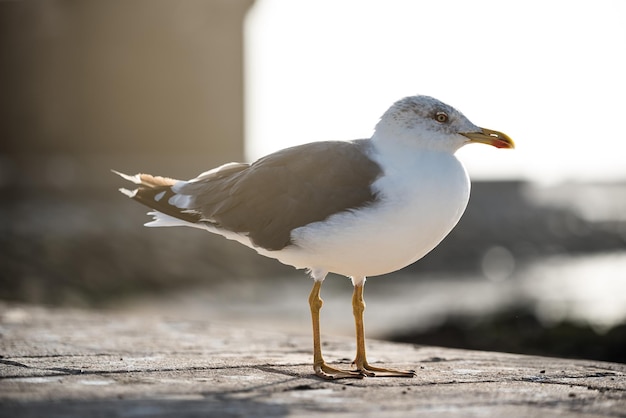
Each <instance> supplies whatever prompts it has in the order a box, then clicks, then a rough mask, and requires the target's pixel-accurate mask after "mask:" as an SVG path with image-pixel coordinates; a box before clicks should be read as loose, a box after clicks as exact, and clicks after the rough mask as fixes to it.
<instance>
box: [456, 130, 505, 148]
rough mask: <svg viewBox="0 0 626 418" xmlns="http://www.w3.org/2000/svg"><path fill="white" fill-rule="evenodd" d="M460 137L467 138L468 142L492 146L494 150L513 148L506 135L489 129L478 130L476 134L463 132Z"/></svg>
mask: <svg viewBox="0 0 626 418" xmlns="http://www.w3.org/2000/svg"><path fill="white" fill-rule="evenodd" d="M461 135H463V136H465V137H467V138H468V139H469V142H478V143H481V144H487V145H493V146H494V147H496V148H515V143H514V142H513V140H512V139H511V138H509V136H508V135H507V134H503V133H502V132H498V131H492V130H491V129H486V128H480V131H478V132H465V133H462V134H461Z"/></svg>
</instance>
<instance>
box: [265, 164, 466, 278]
mask: <svg viewBox="0 0 626 418" xmlns="http://www.w3.org/2000/svg"><path fill="white" fill-rule="evenodd" d="M431 158H432V156H431ZM407 171H408V172H407ZM374 186H375V188H376V189H378V190H379V191H380V195H379V197H380V199H379V201H378V202H377V203H375V204H374V205H372V206H370V207H366V208H362V209H358V210H355V211H351V212H342V213H340V214H336V215H333V216H331V217H329V218H328V219H326V220H324V221H321V222H315V223H312V224H309V225H305V226H303V227H300V228H297V229H295V230H294V231H293V232H292V240H293V242H294V244H295V245H293V246H290V247H287V248H285V249H283V250H281V251H277V252H266V251H262V250H261V251H259V249H257V251H259V252H260V253H261V254H263V255H266V256H269V257H273V258H277V259H278V260H279V261H281V262H283V263H285V264H289V265H293V266H295V267H297V268H312V269H319V270H325V271H329V272H334V273H338V274H342V275H346V276H354V277H359V276H363V277H365V276H376V275H380V274H385V273H390V272H392V271H396V270H398V269H401V268H403V267H405V266H407V265H409V264H412V263H414V262H415V261H417V260H419V259H420V258H422V257H423V256H424V255H426V254H427V253H428V252H430V251H431V250H432V249H433V248H435V247H436V246H437V244H439V243H440V242H441V240H442V239H443V238H445V236H446V235H448V233H449V232H450V231H451V230H452V228H454V226H455V225H456V224H457V222H458V221H459V219H460V217H461V215H462V214H463V212H464V210H465V207H466V206H467V202H468V200H469V179H468V177H467V174H466V172H465V169H464V168H463V166H462V165H461V164H460V162H459V161H458V160H457V159H456V158H455V157H454V156H452V155H447V156H442V158H440V159H432V160H430V161H429V162H428V163H422V164H419V165H416V167H415V168H412V169H411V170H405V172H400V173H397V175H385V176H384V177H382V178H381V179H379V180H377V182H375V183H374ZM382 190H384V193H382Z"/></svg>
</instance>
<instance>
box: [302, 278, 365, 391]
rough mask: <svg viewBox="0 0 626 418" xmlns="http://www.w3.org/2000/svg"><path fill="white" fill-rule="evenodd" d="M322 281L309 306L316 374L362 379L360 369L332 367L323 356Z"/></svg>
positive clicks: (333, 377) (334, 377) (315, 284)
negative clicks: (321, 327) (321, 320)
mask: <svg viewBox="0 0 626 418" xmlns="http://www.w3.org/2000/svg"><path fill="white" fill-rule="evenodd" d="M321 287H322V282H321V281H317V280H316V281H315V282H314V284H313V289H312V290H311V294H310V295H309V306H310V307H311V319H312V321H313V370H315V374H316V375H318V376H319V377H321V378H324V379H329V380H330V379H343V378H347V377H352V378H357V379H362V378H363V374H361V373H360V372H358V371H351V370H341V369H336V368H334V367H330V366H329V365H327V364H326V362H325V361H324V358H323V357H322V344H321V341H320V309H322V305H323V304H324V302H323V301H322V298H321V297H320V288H321Z"/></svg>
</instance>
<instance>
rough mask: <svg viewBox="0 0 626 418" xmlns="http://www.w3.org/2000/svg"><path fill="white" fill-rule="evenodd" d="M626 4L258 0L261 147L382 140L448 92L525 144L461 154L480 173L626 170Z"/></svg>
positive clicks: (548, 175)
mask: <svg viewBox="0 0 626 418" xmlns="http://www.w3.org/2000/svg"><path fill="white" fill-rule="evenodd" d="M625 77H626V1H620V0H614V1H609V0H593V1H566V0H561V1H558V0H550V1H547V0H524V1H517V2H505V1H483V0H479V1H462V0H457V1H446V2H437V1H411V0H384V1H383V0H379V1H368V0H257V1H256V3H255V5H254V7H253V9H252V10H251V12H250V14H249V16H248V21H247V26H246V89H247V97H246V106H247V108H246V115H247V116H246V118H247V120H246V130H247V147H248V149H247V156H248V159H250V160H253V159H256V158H258V157H260V156H262V155H264V154H267V153H269V152H272V151H275V150H278V149H280V148H284V147H287V146H291V145H296V144H300V143H305V142H312V141H320V140H337V139H355V138H365V137H369V136H370V135H371V133H372V130H373V127H374V125H375V124H376V122H377V121H378V119H379V117H380V115H381V114H382V113H383V112H384V111H385V110H386V109H387V108H388V107H389V106H390V105H391V104H392V103H393V102H394V101H395V100H397V99H399V98H401V97H404V96H409V95H414V94H427V95H430V96H434V97H436V98H438V99H440V100H442V101H444V102H446V103H448V104H450V105H452V106H454V107H456V108H457V109H459V110H461V111H462V112H463V113H464V114H465V115H466V116H467V117H469V118H470V120H471V121H472V122H474V123H475V124H477V125H479V126H482V127H485V128H491V129H496V130H500V131H503V132H505V133H507V134H508V135H509V136H511V137H512V138H513V139H514V140H515V142H516V144H517V149H516V150H514V151H509V150H497V149H495V148H491V147H488V146H482V145H471V146H468V147H465V148H463V149H462V150H461V151H459V153H458V156H459V158H460V159H461V160H462V161H463V162H464V163H465V165H466V167H467V168H468V171H469V172H470V174H471V175H472V177H473V178H482V179H485V178H525V179H530V180H536V181H541V182H548V183H550V182H557V181H563V180H572V179H574V180H603V179H605V180H613V179H623V180H626V127H625V123H624V122H625V121H626V105H625V101H624V97H626V81H625Z"/></svg>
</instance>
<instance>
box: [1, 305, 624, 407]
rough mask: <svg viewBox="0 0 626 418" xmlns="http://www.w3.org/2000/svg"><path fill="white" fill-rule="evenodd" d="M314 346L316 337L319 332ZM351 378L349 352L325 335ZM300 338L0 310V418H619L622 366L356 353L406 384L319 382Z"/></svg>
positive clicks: (162, 321)
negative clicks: (406, 372)
mask: <svg viewBox="0 0 626 418" xmlns="http://www.w3.org/2000/svg"><path fill="white" fill-rule="evenodd" d="M322 332H323V331H322ZM322 338H323V341H324V342H325V344H324V346H323V350H324V353H325V356H326V358H327V360H328V361H329V362H331V363H335V364H336V363H340V364H341V363H343V367H349V366H350V364H349V363H350V361H351V358H352V356H353V355H354V349H355V347H354V339H352V338H347V337H332V336H327V335H323V336H322ZM311 349H312V348H311V337H310V331H309V329H308V324H303V327H302V333H301V334H297V333H279V332H276V331H272V324H267V327H265V328H264V329H263V330H260V329H258V327H257V329H246V328H242V327H241V325H238V326H233V325H229V324H226V323H218V322H211V321H204V320H198V319H196V320H188V319H184V318H179V317H172V316H158V315H141V314H128V313H125V314H121V313H114V312H94V311H85V310H78V309H49V308H44V307H40V306H28V305H16V304H7V303H2V302H0V417H36V416H43V415H45V416H47V417H84V416H89V417H100V416H102V417H136V416H149V417H166V416H176V417H201V416H202V417H207V416H209V417H212V416H215V417H218V416H219V417H243V416H246V417H247V416H262V417H281V416H292V417H300V416H311V415H317V414H320V413H328V414H330V415H333V416H342V417H352V416H354V417H356V416H359V417H361V416H385V417H405V416H407V415H417V414H424V415H427V416H445V417H455V416H464V417H465V416H488V417H489V416H494V417H496V416H497V417H501V416H508V417H518V416H519V417H522V416H567V417H626V365H624V364H616V363H606V362H599V361H591V360H569V359H560V358H546V357H535V356H525V355H516V354H506V353H494V352H479V351H467V350H455V349H444V348H438V347H422V346H414V345H409V344H396V343H389V342H384V341H377V340H371V339H370V340H368V351H369V357H370V359H371V362H372V363H373V364H375V365H383V364H384V365H385V366H389V367H394V368H400V369H403V368H413V369H415V370H417V372H418V375H417V377H415V378H412V379H407V378H387V377H378V378H365V379H362V380H337V381H323V380H321V379H319V378H317V377H315V376H314V375H313V372H312V366H311V361H312V359H311V357H312V356H311Z"/></svg>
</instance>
